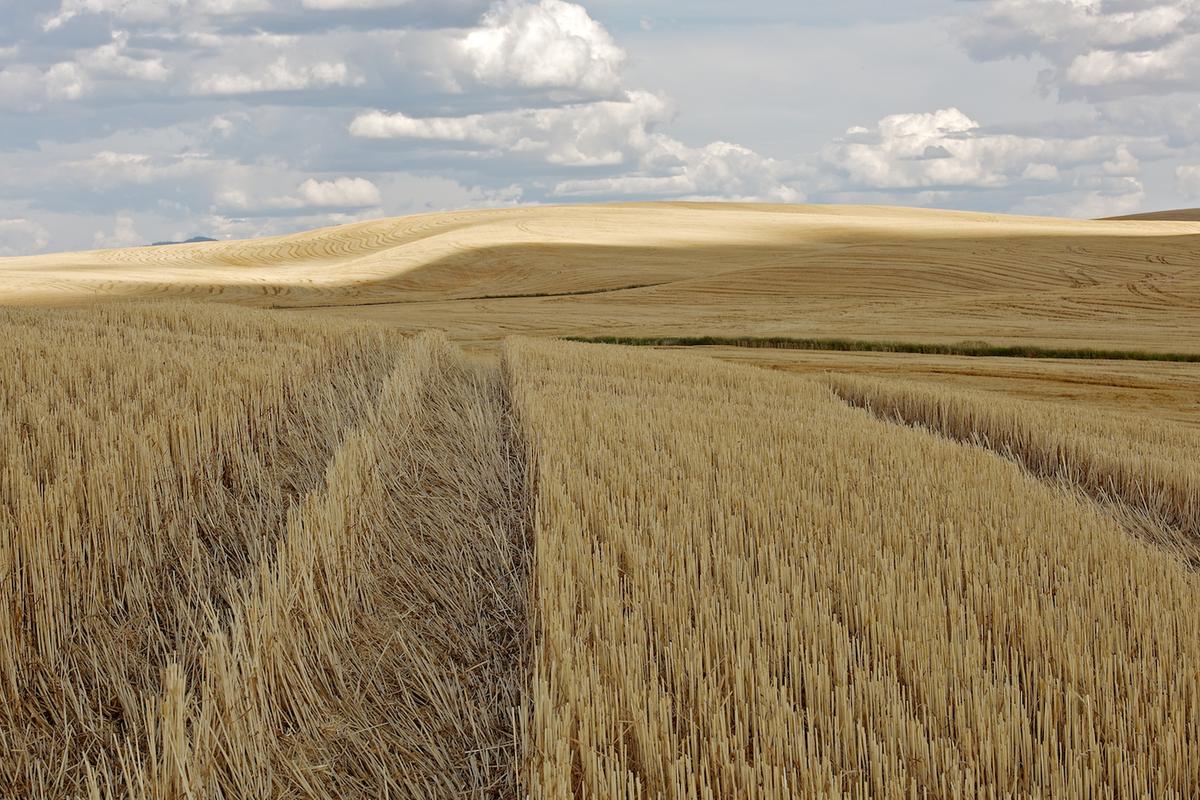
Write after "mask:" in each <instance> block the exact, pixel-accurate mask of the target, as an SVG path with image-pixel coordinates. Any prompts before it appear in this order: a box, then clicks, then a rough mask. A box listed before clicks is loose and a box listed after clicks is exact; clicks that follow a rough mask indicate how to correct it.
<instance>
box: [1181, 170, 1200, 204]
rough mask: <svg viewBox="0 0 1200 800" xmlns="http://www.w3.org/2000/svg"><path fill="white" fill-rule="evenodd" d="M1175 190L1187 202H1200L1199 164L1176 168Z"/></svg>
mask: <svg viewBox="0 0 1200 800" xmlns="http://www.w3.org/2000/svg"><path fill="white" fill-rule="evenodd" d="M1175 188H1176V189H1177V190H1178V191H1179V193H1180V194H1181V195H1183V196H1184V197H1186V198H1188V200H1200V164H1185V165H1183V166H1180V167H1176V169H1175Z"/></svg>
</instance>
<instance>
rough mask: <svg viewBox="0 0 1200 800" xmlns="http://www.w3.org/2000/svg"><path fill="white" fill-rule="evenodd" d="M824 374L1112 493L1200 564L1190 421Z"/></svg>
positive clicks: (1198, 492) (887, 415)
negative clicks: (1183, 423)
mask: <svg viewBox="0 0 1200 800" xmlns="http://www.w3.org/2000/svg"><path fill="white" fill-rule="evenodd" d="M825 381H826V383H827V384H828V385H829V386H830V387H831V388H832V389H833V391H834V392H835V393H837V395H838V396H839V397H840V398H841V399H842V400H844V401H846V402H847V403H849V404H851V405H854V406H857V407H859V408H864V409H867V410H868V411H870V412H871V413H873V414H875V415H876V416H878V417H880V418H881V419H884V420H890V421H893V422H898V423H901V424H905V425H913V426H919V427H922V428H925V429H928V430H930V431H933V432H935V433H938V434H941V435H943V436H947V437H949V438H951V439H955V440H958V441H962V442H969V443H972V444H978V445H980V446H982V447H986V448H988V449H990V450H993V451H995V452H997V453H999V454H1000V455H1003V456H1005V457H1008V458H1011V459H1013V460H1014V461H1016V462H1018V463H1020V464H1022V465H1023V466H1024V467H1025V468H1027V469H1028V470H1029V471H1030V472H1032V473H1033V474H1034V475H1037V476H1039V477H1040V478H1043V479H1047V480H1053V481H1061V482H1064V483H1066V484H1067V485H1070V486H1075V487H1077V488H1078V489H1080V490H1081V491H1083V492H1084V493H1085V494H1087V495H1089V496H1090V497H1092V498H1094V499H1096V500H1098V501H1101V502H1103V503H1115V504H1117V505H1118V506H1120V507H1123V508H1124V509H1125V510H1126V511H1127V512H1128V515H1129V517H1130V518H1131V522H1132V524H1131V529H1133V530H1135V531H1136V532H1137V533H1138V534H1139V535H1141V536H1144V537H1146V538H1148V539H1149V540H1151V541H1153V542H1154V543H1156V544H1158V545H1159V546H1162V547H1164V548H1166V549H1168V550H1169V551H1170V552H1172V553H1173V554H1174V555H1176V556H1177V557H1179V558H1181V559H1183V560H1184V561H1186V562H1187V563H1189V564H1192V565H1193V566H1195V565H1200V434H1198V433H1197V432H1196V431H1195V430H1193V429H1191V428H1189V427H1186V426H1182V425H1177V424H1173V423H1171V422H1167V421H1162V420H1150V419H1146V418H1143V417H1139V416H1129V415H1122V416H1117V415H1115V414H1106V413H1102V412H1098V411H1094V410H1092V411H1089V412H1088V413H1080V411H1079V410H1078V409H1075V408H1071V407H1069V406H1063V405H1060V404H1056V403H1046V402H1035V401H1026V400H1017V399H1012V398H1004V397H1000V396H997V395H995V394H993V393H985V392H972V391H968V390H956V389H946V388H934V387H930V386H926V385H921V384H918V383H912V382H907V381H888V380H878V379H871V378H863V377H857V376H849V375H830V376H828V377H827V378H826V379H825Z"/></svg>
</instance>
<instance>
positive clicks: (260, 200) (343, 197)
mask: <svg viewBox="0 0 1200 800" xmlns="http://www.w3.org/2000/svg"><path fill="white" fill-rule="evenodd" d="M243 177H244V180H242V181H241V183H242V185H237V186H226V187H225V188H224V189H222V190H221V191H219V192H218V193H217V197H216V199H217V209H218V210H219V211H222V212H229V213H233V214H239V213H241V214H245V213H253V214H261V213H264V212H268V213H269V212H276V213H288V214H295V213H297V212H304V213H309V212H312V211H314V210H319V209H342V210H349V209H364V208H372V207H376V206H378V205H379V204H380V203H381V202H382V200H383V197H382V194H381V193H380V191H379V187H378V186H376V185H375V184H374V183H372V182H371V181H369V180H367V179H366V178H349V177H338V178H334V179H332V180H327V181H321V180H317V179H315V178H308V179H306V180H305V181H303V182H302V183H301V184H300V185H299V186H297V187H296V190H295V191H294V192H292V193H290V194H285V195H275V196H266V197H263V196H259V195H258V194H256V193H255V192H254V189H253V187H252V186H247V185H246V184H252V183H255V182H256V181H255V180H254V178H255V177H256V176H255V175H254V174H248V175H244V176H243Z"/></svg>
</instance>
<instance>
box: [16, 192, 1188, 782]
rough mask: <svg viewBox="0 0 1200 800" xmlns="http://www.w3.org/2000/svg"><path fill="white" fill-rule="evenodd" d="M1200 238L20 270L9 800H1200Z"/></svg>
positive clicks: (823, 228) (470, 215)
mask: <svg viewBox="0 0 1200 800" xmlns="http://www.w3.org/2000/svg"><path fill="white" fill-rule="evenodd" d="M1198 242H1200V224H1197V223H1191V222H1186V221H1184V222H1179V221H1159V220H1150V221H1095V222H1080V221H1068V220H1056V219H1040V218H1030V217H1003V216H997V215H981V214H960V213H951V212H933V211H917V210H898V209H889V208H873V207H859V208H854V207H830V208H819V207H782V206H778V207H777V206H738V205H711V206H708V205H702V204H664V205H623V206H599V207H587V208H584V207H579V208H573V209H569V208H552V207H546V208H529V209H509V210H502V211H485V212H464V213H460V214H444V215H427V216H420V217H411V218H402V219H393V220H381V221H376V222H369V223H358V224H354V225H351V226H345V227H341V228H333V229H325V230H319V231H314V232H311V233H305V234H298V235H294V236H289V237H280V238H275V239H268V240H247V241H239V242H235V241H230V242H216V243H207V244H188V245H176V246H171V247H147V248H129V249H123V250H107V251H95V252H88V253H73V254H60V255H50V256H38V257H23V258H12V259H0V351H2V352H0V356H2V358H0V387H2V390H0V604H3V609H4V612H3V614H0V699H2V700H3V703H0V796H3V797H89V798H123V797H137V798H210V797H211V798H218V797H246V798H256V797H280V798H283V797H317V798H342V797H361V798H376V797H394V798H450V797H470V798H480V800H483V799H484V798H518V797H529V798H564V799H565V798H572V797H597V798H601V797H603V798H608V797H628V798H640V797H645V798H652V797H664V798H733V797H748V798H750V797H760V798H793V797H830V798H835V797H837V798H840V797H850V798H891V797H895V798H912V797H942V798H964V800H965V799H967V798H980V797H996V798H1001V797H1045V798H1051V797H1053V798H1085V797H1087V798H1091V797H1115V798H1146V797H1153V798H1160V797H1161V798H1192V797H1196V796H1198V795H1200V756H1198V755H1197V754H1200V671H1198V669H1197V666H1196V665H1197V664H1198V663H1200V618H1198V617H1197V616H1196V614H1195V613H1194V610H1195V608H1196V606H1197V604H1198V603H1200V577H1198V576H1197V572H1196V569H1197V566H1198V565H1200V456H1198V455H1197V453H1200V406H1198V405H1197V402H1198V401H1197V396H1198V395H1197V392H1200V363H1197V362H1196V360H1195V358H1196V357H1200V248H1197V243H1198ZM689 337H690V338H692V339H695V341H691V342H689V343H688V344H689V346H686V347H680V346H678V345H679V344H680V343H681V342H680V340H681V339H687V338H689ZM568 338H577V339H593V340H596V341H593V342H578V341H566V339H568ZM601 341H609V342H615V341H621V342H627V344H616V343H600V342H601ZM834 343H842V344H838V345H837V346H835V344H834ZM845 343H850V344H845ZM880 343H889V344H888V346H874V345H879V344H880ZM843 345H844V346H843ZM868 345H871V346H868Z"/></svg>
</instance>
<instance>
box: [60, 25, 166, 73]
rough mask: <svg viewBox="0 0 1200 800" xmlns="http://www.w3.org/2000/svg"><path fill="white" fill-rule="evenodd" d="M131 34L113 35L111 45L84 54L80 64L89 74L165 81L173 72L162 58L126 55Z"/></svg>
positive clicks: (120, 33)
mask: <svg viewBox="0 0 1200 800" xmlns="http://www.w3.org/2000/svg"><path fill="white" fill-rule="evenodd" d="M128 43H129V34H127V33H125V32H124V31H116V32H114V33H113V40H112V42H111V43H110V44H106V45H102V46H100V47H97V48H96V49H95V50H91V51H88V52H86V53H83V54H82V55H81V56H80V58H79V63H80V64H81V65H82V66H83V67H85V68H86V69H87V70H88V71H89V72H94V73H101V74H107V75H112V76H116V77H125V78H133V79H135V80H142V81H165V80H166V79H167V78H168V77H169V76H170V74H171V70H170V69H169V68H168V67H167V66H166V65H165V64H164V63H163V60H162V58H154V57H150V58H135V57H132V56H129V55H128V54H127V53H126V50H127V48H128Z"/></svg>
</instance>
